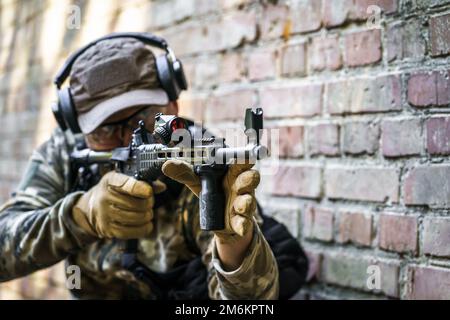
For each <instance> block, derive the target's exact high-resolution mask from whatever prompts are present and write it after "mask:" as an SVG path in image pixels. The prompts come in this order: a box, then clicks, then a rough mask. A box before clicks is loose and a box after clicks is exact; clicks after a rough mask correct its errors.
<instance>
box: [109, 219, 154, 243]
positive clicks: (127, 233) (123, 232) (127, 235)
mask: <svg viewBox="0 0 450 320" xmlns="http://www.w3.org/2000/svg"><path fill="white" fill-rule="evenodd" d="M110 228H111V233H112V235H113V236H114V237H115V238H118V239H123V240H127V239H138V238H144V237H146V236H148V235H150V233H151V232H152V230H153V223H151V222H148V223H146V224H144V225H141V226H136V227H132V226H129V227H124V226H121V225H117V224H115V223H112V224H111V225H110Z"/></svg>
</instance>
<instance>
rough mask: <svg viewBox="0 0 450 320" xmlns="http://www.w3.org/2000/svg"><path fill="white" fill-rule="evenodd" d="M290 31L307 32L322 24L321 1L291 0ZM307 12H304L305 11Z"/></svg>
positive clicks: (316, 28)
mask: <svg viewBox="0 0 450 320" xmlns="http://www.w3.org/2000/svg"><path fill="white" fill-rule="evenodd" d="M291 3H292V5H291V8H290V11H291V14H292V32H293V33H298V32H309V31H314V30H318V29H319V28H320V26H321V25H322V1H319V0H292V1H291ZM306 12H307V13H308V14H305V13H306Z"/></svg>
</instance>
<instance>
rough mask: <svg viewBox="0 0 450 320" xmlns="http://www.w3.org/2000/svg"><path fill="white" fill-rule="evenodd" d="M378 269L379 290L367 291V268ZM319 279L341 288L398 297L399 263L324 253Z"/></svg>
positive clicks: (346, 254) (344, 254) (368, 275)
mask: <svg viewBox="0 0 450 320" xmlns="http://www.w3.org/2000/svg"><path fill="white" fill-rule="evenodd" d="M370 266H378V267H379V268H380V276H381V279H380V280H381V281H380V282H381V283H380V284H381V287H380V290H377V289H369V287H368V285H367V284H368V280H369V277H370V275H371V274H370V273H369V272H368V271H369V267H370ZM320 275H321V276H320V278H321V280H322V281H323V282H325V283H330V284H335V285H339V286H343V287H351V288H355V289H359V290H363V291H372V290H373V292H374V293H379V292H381V293H384V294H386V295H388V296H392V297H398V295H399V263H398V262H397V261H390V260H380V259H378V258H375V257H369V256H363V257H361V256H355V255H351V254H348V253H341V252H339V253H326V254H324V255H323V260H322V269H321V273H320Z"/></svg>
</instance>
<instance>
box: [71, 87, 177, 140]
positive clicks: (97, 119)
mask: <svg viewBox="0 0 450 320" xmlns="http://www.w3.org/2000/svg"><path fill="white" fill-rule="evenodd" d="M168 103H169V97H168V96H167V93H166V92H165V91H164V90H163V89H142V90H133V91H128V92H125V93H122V94H121V95H118V96H115V97H113V98H111V99H108V100H105V101H102V102H101V103H99V104H98V105H96V106H95V107H94V108H92V109H91V110H89V111H88V112H86V113H83V114H80V115H79V116H78V124H79V126H80V129H81V132H83V133H84V134H88V133H91V132H92V131H94V130H95V129H96V128H97V127H98V126H99V125H100V124H102V122H103V121H105V120H106V119H108V118H109V117H110V116H112V115H113V114H114V113H116V112H118V111H121V110H124V109H127V108H131V107H135V106H140V105H160V106H163V105H167V104H168Z"/></svg>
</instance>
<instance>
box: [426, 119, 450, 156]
mask: <svg viewBox="0 0 450 320" xmlns="http://www.w3.org/2000/svg"><path fill="white" fill-rule="evenodd" d="M426 130H427V150H428V152H429V153H430V154H432V155H439V154H442V155H448V154H450V117H439V118H431V119H428V120H426Z"/></svg>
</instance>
